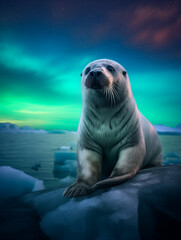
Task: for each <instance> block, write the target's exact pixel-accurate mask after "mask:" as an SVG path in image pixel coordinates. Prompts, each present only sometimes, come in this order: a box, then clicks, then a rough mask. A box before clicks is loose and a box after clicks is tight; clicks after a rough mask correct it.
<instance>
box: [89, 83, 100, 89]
mask: <svg viewBox="0 0 181 240" xmlns="http://www.w3.org/2000/svg"><path fill="white" fill-rule="evenodd" d="M91 89H93V90H100V89H102V86H101V85H100V84H98V83H95V84H93V85H92V86H91Z"/></svg>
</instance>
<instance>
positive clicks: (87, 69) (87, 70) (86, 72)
mask: <svg viewBox="0 0 181 240" xmlns="http://www.w3.org/2000/svg"><path fill="white" fill-rule="evenodd" d="M89 71H90V67H88V68H86V70H85V75H87V74H88V73H89Z"/></svg>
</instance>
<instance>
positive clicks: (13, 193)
mask: <svg viewBox="0 0 181 240" xmlns="http://www.w3.org/2000/svg"><path fill="white" fill-rule="evenodd" d="M44 188H45V187H44V184H43V181H42V180H38V179H36V178H34V177H32V176H29V175H27V174H25V173H24V172H22V171H20V170H17V169H14V168H12V167H9V166H2V167H0V200H6V199H9V198H12V197H18V196H21V195H23V194H25V193H28V192H35V191H39V190H42V189H44Z"/></svg>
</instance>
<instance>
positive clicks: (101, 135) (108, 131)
mask: <svg viewBox="0 0 181 240" xmlns="http://www.w3.org/2000/svg"><path fill="white" fill-rule="evenodd" d="M114 130H115V129H112V128H111V127H110V124H109V123H108V122H104V123H102V124H100V125H99V126H97V127H95V128H94V129H93V138H94V139H95V141H96V142H97V143H98V144H100V145H101V146H102V147H106V146H107V147H109V146H111V145H112V144H114V140H115V131H114Z"/></svg>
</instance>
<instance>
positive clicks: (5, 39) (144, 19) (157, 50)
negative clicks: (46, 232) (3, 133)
mask: <svg viewBox="0 0 181 240" xmlns="http://www.w3.org/2000/svg"><path fill="white" fill-rule="evenodd" d="M179 2H180V1H171V0H170V1H159V0H157V1H151V0H150V1H142V0H140V1H131V0H127V1H121V0H112V1H110V0H109V1H108V0H97V1H91V0H89V1H88V0H77V1H75V0H74V1H73V0H72V1H69V0H63V1H61V0H60V1H58V0H49V1H46V0H36V1H34V0H31V1H30V0H29V1H28V0H27V1H25V0H23V1H16V0H12V1H8V0H6V1H4V0H3V1H2V0H1V1H0V122H12V123H15V124H17V125H18V126H25V125H29V126H33V127H35V128H43V129H47V130H48V129H67V130H76V129H77V126H78V121H79V117H80V112H81V91H80V79H81V77H80V74H81V72H82V70H83V68H84V67H85V65H87V64H88V63H89V62H90V61H93V60H96V59H99V58H108V59H113V60H115V61H118V62H119V63H120V64H122V65H123V66H124V67H125V68H126V70H127V71H128V75H129V78H130V81H131V86H132V91H133V95H134V97H135V99H136V101H137V105H138V108H139V110H140V111H141V112H142V113H143V114H144V115H145V116H146V117H147V118H148V119H149V120H150V121H151V122H152V123H153V124H164V125H168V126H171V127H174V126H176V125H177V124H178V123H179V122H181V111H180V106H181V47H180V46H181V3H179Z"/></svg>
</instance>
